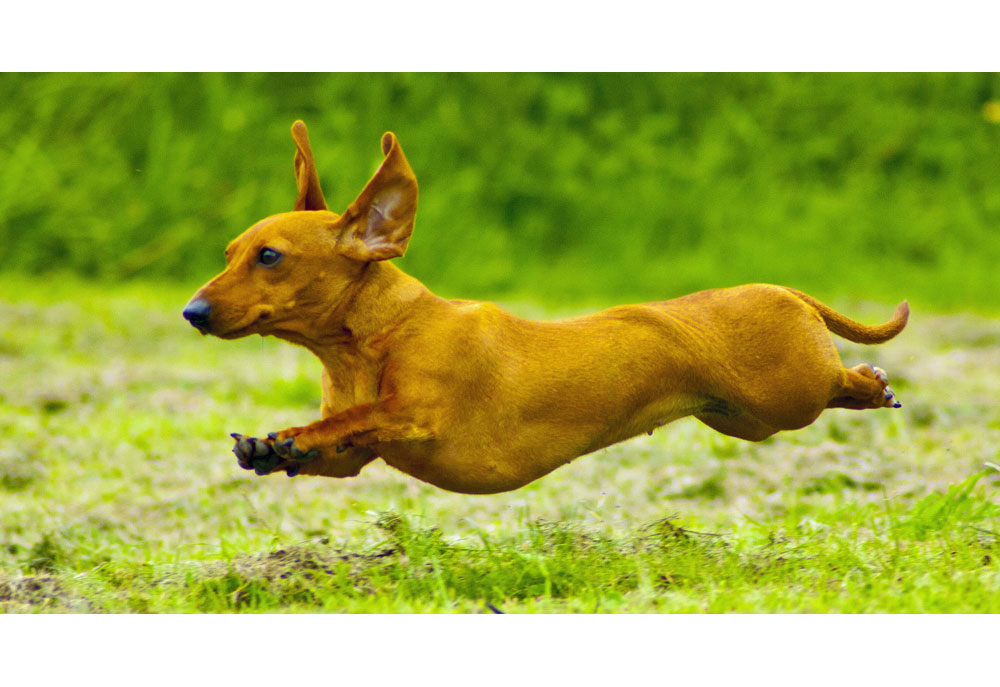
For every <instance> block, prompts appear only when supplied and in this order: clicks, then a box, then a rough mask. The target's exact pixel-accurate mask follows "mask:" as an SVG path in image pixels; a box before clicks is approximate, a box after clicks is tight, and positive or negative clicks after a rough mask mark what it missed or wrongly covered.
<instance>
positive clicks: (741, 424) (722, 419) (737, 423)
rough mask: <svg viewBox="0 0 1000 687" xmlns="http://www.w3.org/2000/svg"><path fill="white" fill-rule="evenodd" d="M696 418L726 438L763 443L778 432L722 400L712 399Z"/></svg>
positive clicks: (696, 414)
mask: <svg viewBox="0 0 1000 687" xmlns="http://www.w3.org/2000/svg"><path fill="white" fill-rule="evenodd" d="M694 416H695V417H696V418H698V419H699V420H701V421H702V422H703V423H705V424H706V425H708V426H709V427H711V428H712V429H714V430H715V431H716V432H722V433H723V434H725V435H726V436H730V437H736V438H737V439H745V440H747V441H763V440H764V439H767V438H768V437H769V436H771V435H772V434H774V433H776V432H777V431H778V430H777V429H776V428H774V427H771V426H770V425H768V424H765V423H764V422H762V421H760V420H758V419H757V418H755V417H754V416H753V415H750V414H749V413H747V412H746V411H744V410H741V409H740V408H737V407H736V406H735V405H733V404H732V403H729V402H728V401H724V400H722V399H721V398H714V397H713V398H711V399H710V400H709V401H708V402H707V403H706V404H705V405H704V407H702V409H701V412H698V413H695V414H694Z"/></svg>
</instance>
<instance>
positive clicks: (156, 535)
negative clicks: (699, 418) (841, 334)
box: [0, 277, 1000, 613]
mask: <svg viewBox="0 0 1000 687" xmlns="http://www.w3.org/2000/svg"><path fill="white" fill-rule="evenodd" d="M189 291H190V289H189V288H187V287H177V286H171V285H166V286H163V285H153V284H147V283H139V284H133V285H131V286H129V287H117V288H111V287H108V286H95V285H90V284H87V283H86V282H79V281H74V280H71V279H57V280H49V281H36V280H30V281H21V280H17V279H15V278H12V277H5V278H4V277H0V293H2V294H5V295H4V296H3V298H2V299H0V380H2V381H0V542H3V545H2V548H0V608H2V609H4V610H5V611H8V612H170V613H176V612H192V611H197V612H263V611H301V612H309V611H330V612H397V611H416V612H483V613H491V612H494V611H495V610H496V611H502V612H509V613H522V612H528V613H544V612H587V613H589V612H594V611H597V612H620V613H639V612H755V613H756V612H824V613H825V612H842V613H849V612H946V613H948V612H998V611H1000V506H998V505H997V503H998V498H997V486H998V484H1000V472H998V471H997V469H996V468H995V467H990V466H989V465H988V464H989V463H992V464H994V465H996V464H1000V453H998V450H997V446H998V445H1000V411H998V409H997V405H996V389H997V388H998V387H1000V359H998V356H997V355H996V351H997V347H998V345H1000V322H998V321H996V320H989V319H982V318H977V317H973V316H967V315H961V316H950V317H931V316H927V315H923V314H922V313H915V315H914V318H913V320H912V323H911V326H910V327H909V328H908V329H907V330H906V331H905V332H904V334H902V335H901V336H900V337H899V338H898V339H897V340H895V341H893V342H891V343H889V344H886V345H884V346H880V347H873V348H869V349H863V348H862V347H858V346H852V345H845V346H844V348H843V355H844V357H845V361H847V362H849V363H852V364H853V362H861V361H867V362H873V363H876V364H879V365H881V366H882V367H884V368H886V369H887V370H888V372H889V374H890V377H891V378H892V380H893V383H894V387H895V388H896V389H897V391H898V393H899V395H900V398H901V399H902V401H903V403H904V408H903V409H902V410H901V411H895V412H894V411H889V410H885V411H879V412H863V413H857V412H851V411H833V412H829V413H827V414H825V415H824V416H823V417H822V418H821V419H820V421H818V422H817V423H816V424H815V425H813V426H811V427H809V428H806V429H804V430H802V431H799V432H794V433H787V434H782V435H779V436H777V437H775V438H773V439H771V440H768V441H767V442H764V443H761V444H750V443H746V442H740V441H737V440H735V439H729V438H727V437H723V436H721V435H719V434H717V433H714V432H712V431H711V430H709V429H707V428H705V427H703V426H701V425H700V424H698V423H697V422H695V421H693V420H684V421H681V422H678V423H674V424H672V425H669V426H667V427H665V428H663V429H661V430H659V431H657V432H656V433H655V434H654V435H653V436H648V437H647V436H642V437H639V438H637V439H634V440H632V441H630V442H627V443H625V444H621V445H618V446H615V447H612V448H610V449H607V450H604V451H601V452H598V453H597V454H594V455H590V456H586V457H583V458H580V459H579V460H577V461H575V462H574V463H572V464H571V465H569V466H566V467H564V468H561V469H559V470H557V471H556V472H555V473H553V474H551V475H549V476H547V477H545V478H543V479H542V480H540V481H538V482H536V483H534V484H532V485H529V486H528V487H526V488H524V489H521V490H519V491H515V492H512V493H508V494H499V495H494V496H465V495H459V494H450V493H447V492H444V491H441V490H438V489H435V488H433V487H430V486H428V485H424V484H422V483H420V482H417V481H415V480H413V479H412V478H409V477H407V476H405V475H402V474H400V473H397V472H395V471H393V470H392V469H391V468H389V467H387V466H385V465H384V464H382V463H380V462H376V463H375V464H373V465H371V466H369V467H368V468H366V469H365V471H364V472H362V474H361V475H360V476H359V477H357V478H354V479H350V480H342V481H340V480H327V479H316V478H305V477H297V478H295V479H288V478H286V477H284V476H272V477H267V478H258V477H256V476H254V475H253V474H252V473H247V472H245V471H242V470H240V469H239V468H238V467H237V466H236V463H235V459H234V458H233V456H232V454H231V453H230V452H229V450H230V447H231V441H230V440H229V439H228V436H227V433H228V432H230V431H240V432H249V433H263V432H267V431H270V430H275V429H280V428H282V427H285V426H289V425H294V424H301V423H303V422H306V421H308V420H310V419H312V418H314V417H315V416H316V413H317V400H318V384H317V380H318V376H319V366H318V363H317V362H316V361H315V360H313V359H312V358H311V357H310V356H309V355H308V353H306V352H305V351H303V350H300V349H297V348H294V347H292V346H289V345H286V344H283V343H281V342H276V341H272V340H262V339H258V338H254V339H246V340H240V341H234V342H225V341H219V340H217V339H213V338H207V337H200V336H198V335H197V334H196V333H195V332H194V330H192V329H191V328H190V327H189V326H187V324H186V323H185V322H183V320H182V319H181V318H180V309H181V308H182V307H183V304H184V302H185V301H186V300H187V298H188V296H189V295H190V294H189ZM836 305H838V307H840V308H841V309H843V310H845V311H846V312H848V313H850V314H852V315H855V316H857V317H858V318H860V319H868V320H872V321H875V320H879V319H880V318H884V316H885V315H886V314H887V313H888V312H889V310H890V307H889V306H888V305H875V306H873V305H868V304H861V303H856V302H841V303H836ZM512 307H514V308H515V309H516V310H518V312H520V313H522V314H529V315H537V314H538V311H539V309H538V308H529V307H527V306H523V305H521V306H518V305H514V306H512Z"/></svg>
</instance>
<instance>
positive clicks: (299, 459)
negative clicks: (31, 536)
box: [267, 432, 319, 465]
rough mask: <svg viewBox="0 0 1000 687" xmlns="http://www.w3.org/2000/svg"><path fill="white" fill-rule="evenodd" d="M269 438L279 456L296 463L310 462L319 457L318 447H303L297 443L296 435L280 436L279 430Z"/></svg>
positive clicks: (269, 435) (268, 436)
mask: <svg viewBox="0 0 1000 687" xmlns="http://www.w3.org/2000/svg"><path fill="white" fill-rule="evenodd" d="M267 438H268V439H269V440H270V441H271V442H272V443H271V445H272V447H273V449H274V451H275V453H277V455H278V456H279V457H281V458H283V459H284V460H286V461H289V462H292V463H295V464H296V465H302V464H303V463H310V462H312V461H314V460H316V459H317V458H319V449H318V448H313V449H308V448H302V447H301V446H299V445H297V444H296V443H295V437H284V438H279V432H271V433H270V434H268V435H267Z"/></svg>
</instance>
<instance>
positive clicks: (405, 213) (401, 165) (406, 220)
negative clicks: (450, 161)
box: [334, 132, 417, 262]
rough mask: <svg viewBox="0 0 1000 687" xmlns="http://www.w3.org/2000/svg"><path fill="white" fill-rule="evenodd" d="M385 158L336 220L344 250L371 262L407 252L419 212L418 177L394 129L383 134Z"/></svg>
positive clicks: (345, 253)
mask: <svg viewBox="0 0 1000 687" xmlns="http://www.w3.org/2000/svg"><path fill="white" fill-rule="evenodd" d="M382 154H383V155H385V160H383V161H382V165H381V166H380V167H379V168H378V171H377V172H375V176H373V177H372V178H371V181H369V182H368V185H367V186H365V188H364V190H363V191H362V192H361V195H359V196H358V197H357V199H355V201H354V202H353V203H351V205H350V207H348V208H347V210H345V211H344V214H343V215H341V217H340V219H338V220H337V221H336V222H335V223H334V227H341V228H342V232H341V234H340V237H339V238H338V244H339V245H340V248H341V252H342V253H343V254H344V255H346V256H347V257H349V258H353V259H355V260H363V261H365V262H370V261H372V260H388V259H389V258H398V257H399V256H401V255H402V254H403V253H405V252H406V244H407V243H409V241H410V234H411V233H412V232H413V220H414V218H415V217H416V214H417V177H416V176H415V175H414V174H413V170H412V169H410V164H409V163H408V162H407V161H406V157H405V156H404V155H403V149H402V148H400V147H399V141H397V140H396V136H395V134H393V133H392V132H389V133H386V134H384V135H383V136H382Z"/></svg>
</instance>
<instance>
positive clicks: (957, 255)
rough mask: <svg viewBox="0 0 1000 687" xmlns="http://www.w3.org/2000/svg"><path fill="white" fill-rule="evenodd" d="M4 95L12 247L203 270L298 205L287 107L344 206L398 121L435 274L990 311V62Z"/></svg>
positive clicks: (581, 290)
mask: <svg viewBox="0 0 1000 687" xmlns="http://www.w3.org/2000/svg"><path fill="white" fill-rule="evenodd" d="M0 100H2V101H3V102H4V104H5V107H4V108H3V109H2V111H0V243H2V245H3V246H4V255H5V259H4V269H5V270H11V269H17V270H20V271H23V272H27V273H31V274H36V273H47V272H50V271H57V272H58V271H60V270H67V271H71V272H73V273H75V274H78V275H84V276H88V277H99V278H102V279H108V280H119V279H134V278H145V279H151V278H154V279H163V278H167V279H178V278H182V279H192V280H202V279H204V278H206V276H207V275H209V274H211V273H212V272H213V271H215V270H217V269H218V268H219V267H220V266H221V264H222V257H221V256H222V249H223V247H224V246H225V245H226V243H227V242H228V241H229V240H230V239H232V238H233V237H234V236H235V235H236V234H238V233H239V232H240V231H242V230H243V229H245V228H246V227H248V226H249V225H250V224H251V223H253V222H255V221H256V220H258V219H260V218H261V217H264V216H267V215H270V214H274V213H276V212H283V211H286V210H290V209H291V205H292V202H293V198H294V180H293V175H292V154H293V152H294V151H293V147H292V142H291V138H290V136H289V127H290V125H291V123H292V121H293V120H294V119H296V118H300V117H301V118H304V119H305V120H306V121H307V123H308V124H309V126H310V131H311V134H312V144H313V150H314V151H315V154H316V159H317V164H318V167H319V172H320V177H321V179H322V183H323V187H324V189H325V192H326V196H327V199H328V200H329V202H330V205H331V207H332V208H333V209H335V210H338V211H339V210H342V209H343V208H345V207H346V206H347V205H348V204H349V203H350V202H351V201H352V200H353V198H354V197H355V195H356V194H357V193H358V192H359V191H360V190H361V188H362V186H363V184H364V182H365V181H366V180H367V179H368V178H369V176H370V175H371V174H372V172H373V171H374V169H375V168H376V165H377V164H378V162H379V159H380V156H379V145H378V141H379V140H380V136H381V135H382V133H383V132H384V131H386V130H393V131H395V132H396V133H397V134H398V136H399V138H400V141H401V143H402V146H403V149H404V150H405V151H406V154H407V156H408V159H409V160H410V162H411V164H412V165H413V168H414V170H415V171H416V174H417V178H418V179H419V181H420V203H419V212H418V218H417V225H416V230H415V234H414V241H413V244H412V246H411V250H410V252H409V254H408V255H407V256H406V257H405V258H404V259H403V261H402V263H403V265H404V266H405V268H406V269H407V270H408V271H411V272H412V273H414V274H415V275H416V276H417V277H418V278H420V279H422V280H423V281H425V282H426V283H427V284H428V285H429V286H431V288H432V289H434V290H435V291H439V292H441V293H442V294H443V295H446V296H453V297H472V298H480V297H483V298H493V299H495V298H507V299H512V298H528V299H531V300H534V299H541V300H542V301H543V302H560V301H562V300H572V301H595V302H596V301H600V300H603V299H606V298H609V297H614V298H616V299H618V300H622V301H632V300H656V299H662V298H665V297H670V296H676V295H681V294H683V293H686V292H689V291H694V290H697V289H701V288H706V287H707V286H725V285H732V284H739V283H745V282H754V281H765V282H775V283H782V284H788V285H791V286H796V287H799V288H802V289H804V290H806V291H809V292H820V293H822V294H824V295H826V296H828V297H829V296H839V297H845V298H846V297H857V295H858V294H865V295H866V296H867V297H869V298H873V299H877V300H880V301H884V302H898V301H899V300H902V299H903V298H909V299H911V301H912V302H913V303H914V304H919V305H920V306H922V307H923V308H924V309H926V308H928V307H934V308H937V309H961V310H978V311H980V312H984V313H992V314H997V313H998V312H1000V290H997V289H995V288H993V289H991V288H988V287H987V285H989V284H991V283H994V282H995V266H996V265H997V264H998V262H1000V242H998V241H997V231H996V227H997V226H1000V189H998V187H997V184H996V151H997V150H998V147H1000V123H998V122H997V121H995V117H991V116H989V115H988V112H989V109H988V108H986V107H985V106H987V105H988V104H989V103H994V104H995V103H996V102H1000V77H998V75H996V74H0Z"/></svg>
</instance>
